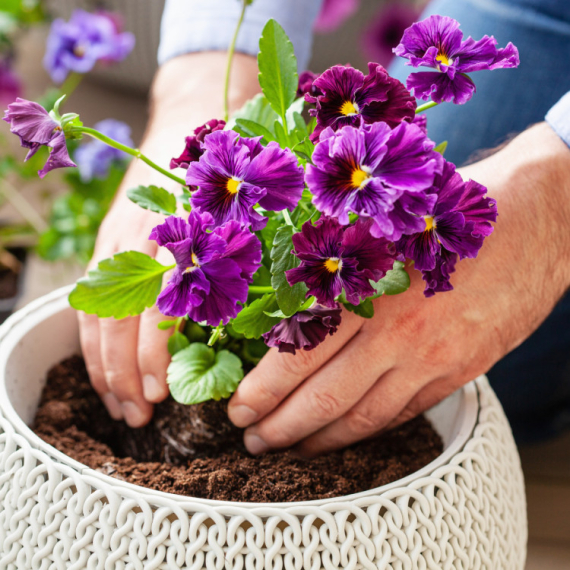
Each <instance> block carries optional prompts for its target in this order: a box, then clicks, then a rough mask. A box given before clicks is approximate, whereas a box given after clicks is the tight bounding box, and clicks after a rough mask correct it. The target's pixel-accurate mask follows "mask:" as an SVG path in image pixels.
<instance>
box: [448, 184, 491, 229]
mask: <svg viewBox="0 0 570 570" xmlns="http://www.w3.org/2000/svg"><path fill="white" fill-rule="evenodd" d="M456 209H457V211H458V212H461V213H462V214H463V216H464V217H465V221H466V222H468V223H472V224H473V232H474V233H476V234H480V235H483V236H489V235H491V234H492V233H493V226H492V225H491V222H496V221H497V215H498V214H497V202H496V201H495V200H494V199H493V198H488V197H487V188H485V186H482V185H481V184H479V183H478V182H475V181H474V180H469V181H468V182H467V183H466V184H465V186H464V191H463V193H462V195H461V198H460V199H459V202H458V203H457V206H456Z"/></svg>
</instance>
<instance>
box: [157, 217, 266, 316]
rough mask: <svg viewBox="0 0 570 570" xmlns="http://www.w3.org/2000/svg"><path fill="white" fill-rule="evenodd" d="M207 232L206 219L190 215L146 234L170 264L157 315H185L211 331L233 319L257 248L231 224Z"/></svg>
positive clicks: (258, 256) (249, 236)
mask: <svg viewBox="0 0 570 570" xmlns="http://www.w3.org/2000/svg"><path fill="white" fill-rule="evenodd" d="M213 227H214V220H213V218H212V216H211V215H210V214H208V213H204V214H201V213H199V212H196V211H192V212H191V213H190V215H189V217H188V221H185V220H183V219H182V218H178V217H176V216H170V217H169V218H166V221H165V222H164V223H163V224H161V225H159V226H156V227H155V228H154V229H153V230H152V232H151V234H150V237H149V239H152V240H155V241H156V242H157V243H158V245H160V246H164V247H166V248H167V249H168V250H170V252H171V253H172V255H174V259H175V260H176V269H175V270H174V273H173V275H172V277H171V278H170V280H169V281H168V284H167V286H166V287H165V289H164V290H163V291H162V293H160V295H159V296H158V299H157V304H158V309H159V310H160V312H161V313H162V314H164V315H168V316H171V317H183V316H185V315H188V317H189V318H191V319H192V320H193V321H196V322H198V323H200V322H206V323H207V324H208V325H210V326H212V327H216V326H218V325H219V324H220V322H222V323H223V324H227V323H228V322H229V320H230V319H233V318H234V317H235V316H237V314H238V312H239V311H240V306H239V305H238V303H245V301H246V300H247V294H248V284H249V283H251V281H252V279H253V274H254V273H255V272H256V271H257V269H258V268H259V266H260V264H261V243H260V242H259V240H258V239H257V238H256V237H255V235H254V234H252V233H251V232H250V231H249V230H248V229H247V228H244V227H242V226H241V225H240V224H239V223H237V222H233V221H232V222H228V223H227V224H225V225H224V226H222V227H218V228H215V229H213ZM212 229H213V231H211V230H212Z"/></svg>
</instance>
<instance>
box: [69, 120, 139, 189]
mask: <svg viewBox="0 0 570 570" xmlns="http://www.w3.org/2000/svg"><path fill="white" fill-rule="evenodd" d="M94 128H95V130H97V131H99V132H101V133H103V134H104V135H107V136H108V137H111V138H112V139H113V140H116V141H117V142H120V143H122V144H124V145H126V146H130V147H133V146H134V143H133V141H132V139H131V128H130V127H129V125H127V124H126V123H122V122H121V121H116V120H115V119H105V120H104V121H100V122H99V123H97V124H96V125H94ZM128 159H129V155H128V154H126V153H125V152H123V151H122V150H118V149H116V148H113V147H110V146H109V145H107V144H105V143H104V142H101V141H99V140H92V141H90V142H88V143H84V144H82V145H80V146H79V147H78V148H77V150H76V151H75V161H76V162H77V167H78V168H79V175H80V176H81V180H83V181H84V182H89V181H91V180H93V178H100V179H103V178H106V177H107V175H108V174H109V169H110V168H111V165H112V164H113V163H114V162H119V161H125V160H128Z"/></svg>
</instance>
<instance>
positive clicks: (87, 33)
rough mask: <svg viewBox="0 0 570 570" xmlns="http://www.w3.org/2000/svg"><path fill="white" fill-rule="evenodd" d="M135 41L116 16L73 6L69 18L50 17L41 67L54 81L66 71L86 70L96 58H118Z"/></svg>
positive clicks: (78, 71) (59, 79) (123, 54)
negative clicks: (66, 19)
mask: <svg viewBox="0 0 570 570" xmlns="http://www.w3.org/2000/svg"><path fill="white" fill-rule="evenodd" d="M134 45H135V37H134V36H133V34H131V33H129V32H122V30H121V26H120V22H119V20H118V18H117V17H116V16H115V15H114V14H113V15H110V14H108V13H106V12H99V13H96V14H90V13H89V12H85V11H84V10H75V11H74V12H73V14H72V15H71V18H70V20H69V22H65V21H64V20H62V19H57V20H54V22H53V24H52V26H51V30H50V34H49V36H48V39H47V46H46V54H45V57H44V67H45V68H46V70H47V71H48V72H49V74H50V75H51V78H52V79H53V81H55V83H61V82H63V81H64V80H65V78H66V77H67V75H68V74H69V73H70V72H76V73H87V72H89V71H91V69H93V67H94V65H95V64H96V63H97V61H99V60H101V61H109V62H110V61H122V60H123V59H125V58H126V57H127V55H129V53H130V52H131V50H132V49H133V47H134Z"/></svg>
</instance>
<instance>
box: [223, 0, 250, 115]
mask: <svg viewBox="0 0 570 570" xmlns="http://www.w3.org/2000/svg"><path fill="white" fill-rule="evenodd" d="M241 3H242V7H241V14H240V16H239V20H238V23H237V26H236V30H235V32H234V37H233V38H232V43H231V44H230V47H229V49H228V64H227V67H226V82H225V85H224V121H226V123H227V122H228V119H229V118H230V74H231V71H232V61H233V59H234V52H235V50H236V42H237V38H238V35H239V31H240V29H241V25H242V23H243V18H244V16H245V10H246V8H247V5H248V3H249V2H248V1H247V0H242V2H241Z"/></svg>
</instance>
